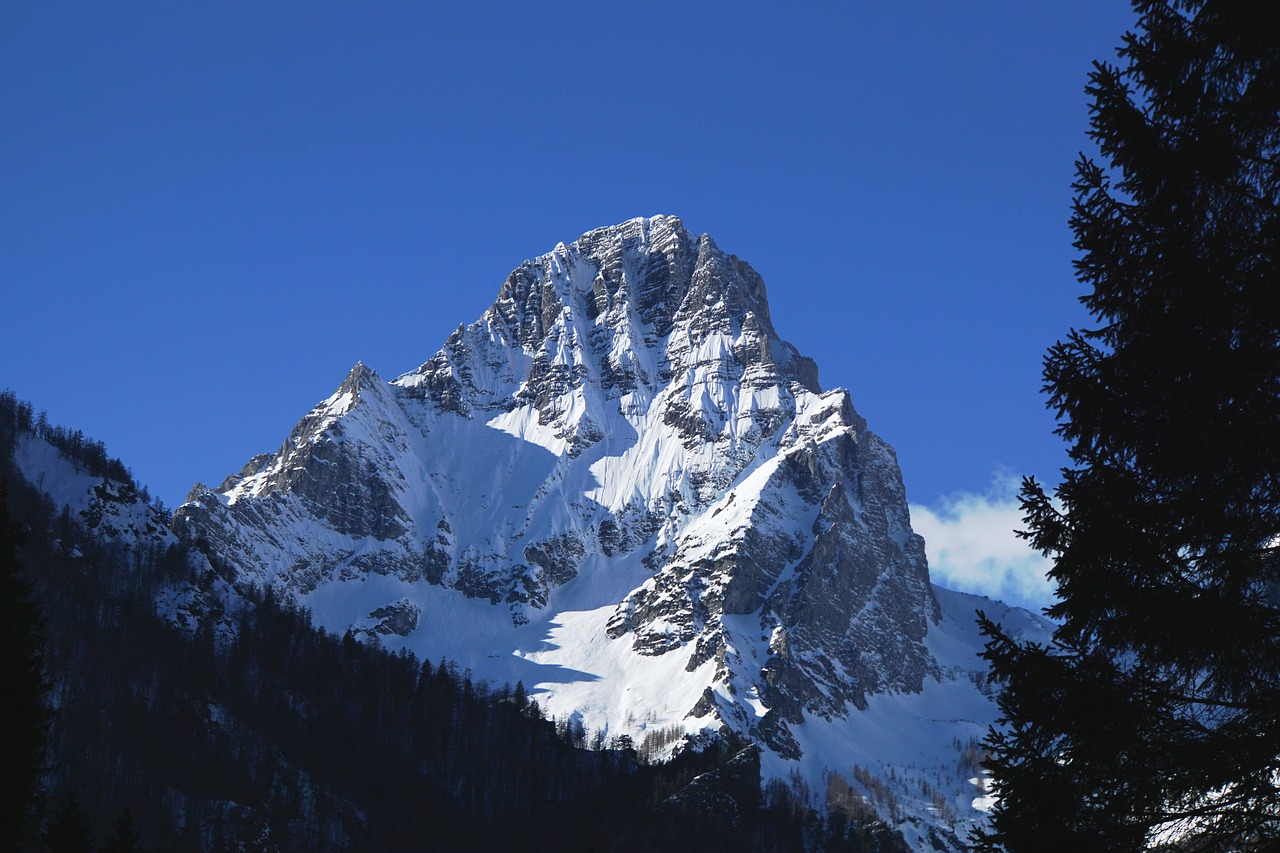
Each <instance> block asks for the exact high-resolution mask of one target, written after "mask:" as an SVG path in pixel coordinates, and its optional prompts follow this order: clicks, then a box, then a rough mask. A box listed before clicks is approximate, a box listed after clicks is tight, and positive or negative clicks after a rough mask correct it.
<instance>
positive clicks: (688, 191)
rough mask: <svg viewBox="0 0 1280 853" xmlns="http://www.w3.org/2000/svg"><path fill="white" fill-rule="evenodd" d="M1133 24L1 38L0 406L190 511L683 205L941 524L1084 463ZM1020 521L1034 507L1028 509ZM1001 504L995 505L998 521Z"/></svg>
mask: <svg viewBox="0 0 1280 853" xmlns="http://www.w3.org/2000/svg"><path fill="white" fill-rule="evenodd" d="M1132 21H1133V18H1132V14H1131V12H1130V10H1129V7H1128V5H1127V4H1126V3H1123V2H1120V0H1109V2H1101V0H1073V2H1046V3H1027V2H1012V0H983V2H976V3H955V2H940V0H929V1H928V2H925V0H905V2H889V3H887V2H876V3H870V2H862V0H852V2H843V3H835V2H831V3H804V2H798V3H792V4H777V3H769V4H765V3H757V2H736V3H668V2H650V3H646V4H614V3H603V2H597V3H547V4H524V3H521V4H516V3H486V2H471V3H466V4H429V3H417V2H414V3H371V4H355V3H335V2H319V3H305V4H303V3H281V2H267V3H263V2H255V3H240V2H231V3H207V4H195V3H186V2H179V3H168V2H155V3H147V4H140V3H133V2H113V3H97V2H93V3H88V2H85V3H76V2H67V3H56V4H53V3H37V2H34V0H31V2H27V1H26V0H18V2H13V3H7V4H4V6H3V8H0V179H2V181H3V183H2V189H0V288H2V289H3V293H4V299H3V306H4V307H3V314H2V315H0V316H2V318H3V319H2V323H3V335H2V336H0V387H9V388H11V389H12V390H14V391H15V392H16V393H17V394H18V395H19V396H20V397H23V398H26V399H28V400H30V401H32V403H33V404H34V405H35V406H36V408H38V409H39V408H43V409H46V410H48V412H49V415H50V417H51V418H52V419H53V420H54V421H56V422H60V423H64V424H67V425H70V426H73V427H78V428H81V429H83V430H84V431H85V432H86V433H88V434H90V435H93V436H95V437H97V438H100V439H102V440H103V441H105V442H106V443H107V445H108V448H109V449H110V450H111V451H112V452H113V453H114V454H116V455H119V456H121V457H122V458H123V459H124V460H125V462H126V463H127V464H129V465H130V466H131V467H132V468H133V469H134V471H135V473H136V474H137V475H138V477H139V478H140V479H141V480H142V481H143V482H145V483H147V484H149V486H150V487H151V489H152V491H153V492H155V493H157V494H159V495H160V496H161V497H162V498H163V499H164V500H165V501H166V503H169V504H170V505H176V504H177V503H179V502H180V501H181V500H182V498H183V497H184V496H185V494H186V492H187V490H188V489H189V487H190V486H191V485H192V484H193V483H194V482H195V481H197V480H202V481H205V482H209V483H212V484H216V483H218V482H220V481H221V480H222V479H223V477H224V476H225V475H226V474H228V473H229V472H231V471H233V470H238V469H239V468H240V467H241V465H242V464H243V463H244V461H245V460H246V459H248V457H249V456H251V455H253V454H255V453H259V452H263V451H266V450H274V449H275V448H277V447H278V446H279V445H280V443H281V441H282V440H283V439H284V437H285V435H286V434H287V432H288V430H289V429H290V427H291V426H292V425H293V424H294V423H295V422H296V421H297V420H298V418H300V417H301V416H302V415H303V414H304V413H305V412H306V411H307V410H308V409H309V408H310V407H311V406H312V405H313V404H314V403H316V402H317V401H319V400H321V399H323V398H324V397H326V396H327V395H328V394H330V393H331V392H332V390H333V389H334V388H335V387H336V386H337V384H338V383H339V382H340V381H341V380H342V378H343V376H344V375H345V374H346V372H347V370H348V369H349V368H350V367H351V365H352V364H353V363H355V361H356V360H358V359H360V360H363V361H365V362H366V363H367V364H369V365H370V366H372V367H374V368H375V369H376V370H378V371H379V373H381V374H382V375H383V376H384V377H385V378H391V377H393V376H395V375H397V374H399V373H402V372H404V371H407V370H410V369H412V368H414V367H416V366H417V365H418V364H420V363H421V362H422V361H424V360H425V359H427V358H428V357H429V356H430V355H431V354H432V353H434V352H435V350H436V349H437V348H438V347H439V346H440V344H441V343H442V342H443V341H444V339H445V337H446V336H447V335H448V333H449V332H450V331H451V330H452V329H453V328H454V327H456V326H457V325H458V323H460V322H469V321H471V320H473V319H475V318H476V317H477V316H478V315H479V314H480V313H481V312H482V311H483V310H484V309H485V308H486V307H487V306H488V305H489V303H490V302H491V301H492V299H493V296H494V295H495V293H496V291H497V288H498V286H499V285H500V284H501V282H502V280H503V279H504V278H505V276H506V274H507V273H508V272H509V271H510V270H511V269H512V268H513V267H515V266H516V265H517V264H518V263H519V262H520V261H521V260H523V259H525V258H528V257H532V256H534V255H537V254H541V253H543V252H545V251H548V250H549V249H550V248H551V247H552V246H554V245H555V244H556V243H557V242H558V241H562V240H563V241H566V242H568V241H570V240H572V239H574V238H575V237H577V236H578V235H579V234H581V233H582V232H583V231H586V230H588V229H590V228H594V227H597V226H602V225H608V224H613V223H616V222H620V221H622V220H625V219H628V218H631V217H633V216H638V215H650V214H654V213H674V214H677V215H679V216H681V217H682V218H683V219H684V221H685V224H686V226H688V227H689V228H690V229H691V230H694V231H696V232H707V233H710V234H711V235H712V236H713V237H714V238H715V240H716V241H717V243H719V244H720V246H721V247H723V248H724V249H726V250H727V251H730V252H733V253H735V254H737V255H739V256H740V257H742V258H744V259H745V260H747V261H748V262H749V263H751V264H752V265H753V266H754V267H756V269H757V270H759V271H760V273H761V274H762V275H763V276H764V279H765V282H766V284H767V286H768V290H769V295H770V300H771V306H772V311H773V319H774V325H775V326H776V328H777V329H778V330H779V332H780V333H781V334H782V335H783V337H785V338H787V339H788V340H790V341H791V342H792V343H794V344H795V345H796V346H797V347H798V348H799V349H800V351H801V352H803V353H805V354H806V355H809V356H812V357H813V358H815V359H816V360H817V362H818V364H819V367H820V375H821V379H822V383H823V385H824V386H825V387H832V386H837V385H840V386H845V387H848V388H849V389H851V391H852V394H853V399H854V403H855V405H856V406H857V407H858V409H859V410H860V411H861V413H862V414H863V415H864V416H865V417H866V418H867V419H868V421H869V422H870V425H871V428H872V429H874V430H875V431H876V432H878V433H879V434H880V435H882V436H883V437H884V438H885V439H886V440H888V441H889V442H890V443H891V444H892V445H894V447H895V448H896V449H897V451H898V455H899V458H900V461H901V463H902V469H903V473H904V476H905V478H906V484H907V491H908V496H909V498H910V499H911V501H912V502H913V503H915V504H917V505H921V506H928V507H932V508H935V509H938V510H939V511H942V510H944V509H946V508H948V507H952V508H954V507H955V506H957V505H959V504H958V503H957V499H956V496H957V495H959V494H962V493H963V494H967V495H969V496H974V495H991V494H994V493H993V492H992V491H991V490H992V483H993V477H997V478H1007V477H1008V475H1010V474H1014V475H1020V474H1023V473H1034V474H1037V475H1039V476H1041V477H1042V478H1045V479H1048V480H1050V481H1053V480H1055V479H1056V476H1055V474H1056V471H1057V469H1058V468H1059V467H1060V466H1061V465H1062V464H1063V463H1064V461H1065V457H1064V455H1063V453H1062V449H1061V444H1060V442H1059V440H1058V439H1057V438H1056V437H1055V436H1053V435H1052V428H1053V421H1052V419H1051V417H1050V415H1049V414H1048V413H1047V412H1046V411H1045V409H1044V402H1043V398H1042V396H1041V395H1040V392H1039V387H1040V361H1041V357H1042V355H1043V352H1044V350H1045V348H1046V347H1047V346H1048V345H1050V344H1051V343H1052V342H1053V341H1054V340H1055V339H1056V338H1058V337H1060V336H1061V335H1062V334H1063V333H1064V332H1065V331H1066V329H1067V328H1068V327H1069V326H1071V325H1073V324H1074V325H1079V324H1081V323H1083V322H1085V321H1086V318H1085V316H1084V314H1083V312H1082V310H1081V309H1080V307H1079V305H1078V303H1077V301H1076V299H1077V297H1078V296H1079V294H1080V292H1081V291H1080V287H1079V286H1078V285H1077V284H1076V282H1075V281H1074V278H1073V276H1072V272H1071V268H1070V261H1071V258H1072V257H1073V250H1072V249H1071V247H1070V239H1071V238H1070V234H1069V231H1068V229H1067V225H1066V221H1067V216H1068V208H1069V203H1070V198H1071V191H1070V183H1071V180H1072V165H1073V161H1074V159H1075V157H1076V155H1077V153H1078V152H1080V151H1082V150H1083V151H1088V150H1090V148H1089V144H1088V141H1087V139H1086V137H1085V130H1086V127H1087V110H1086V101H1085V98H1084V95H1083V92H1082V90H1083V86H1084V83H1085V78H1086V75H1087V73H1088V71H1089V67H1090V62H1091V61H1092V60H1093V59H1095V58H1110V57H1112V56H1113V55H1114V48H1115V46H1116V45H1117V44H1119V41H1120V36H1121V34H1122V32H1123V31H1124V29H1125V28H1126V27H1129V26H1131V25H1132ZM1001 489H1003V491H1002V492H1001V494H1004V493H1006V492H1007V488H1005V486H1003V485H1001V486H999V488H998V489H997V491H1000V490H1001ZM993 499H994V498H993Z"/></svg>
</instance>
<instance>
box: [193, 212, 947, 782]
mask: <svg viewBox="0 0 1280 853" xmlns="http://www.w3.org/2000/svg"><path fill="white" fill-rule="evenodd" d="M175 527H176V529H178V530H180V531H183V535H184V536H187V537H189V538H190V539H191V541H203V542H209V543H212V545H213V546H214V547H216V548H217V549H218V551H219V554H220V556H221V557H222V559H223V560H224V562H226V563H227V564H229V565H231V566H232V567H233V569H234V571H235V573H236V576H237V577H238V578H239V580H240V582H241V583H258V584H270V585H272V586H274V587H276V588H278V589H279V590H281V591H282V592H283V593H284V594H286V595H289V596H292V597H294V598H296V599H297V600H298V601H299V602H300V603H302V604H304V605H305V606H307V607H309V608H310V609H311V611H312V613H313V614H314V615H315V618H316V619H317V621H318V622H319V623H320V624H321V625H323V626H324V627H325V628H326V629H327V630H332V631H335V632H337V633H343V632H345V631H346V630H348V629H351V630H353V631H355V632H357V633H359V632H364V633H363V634H362V635H368V636H372V635H373V634H377V635H379V636H383V637H385V638H386V639H385V640H384V641H385V642H393V640H392V638H396V639H395V640H394V642H396V643H400V644H402V645H404V646H405V647H407V648H410V649H413V650H414V651H415V652H416V653H418V654H419V655H420V656H423V657H431V658H438V657H440V656H442V655H445V656H449V657H453V658H456V659H458V660H459V661H465V662H467V663H468V665H471V666H473V667H474V668H475V669H476V671H477V673H478V674H480V675H483V676H485V677H492V678H494V679H497V680H510V681H512V682H514V681H516V680H517V679H521V680H524V682H525V683H526V684H528V685H536V687H535V688H534V689H535V690H536V691H537V692H539V693H540V694H541V695H540V696H539V702H540V703H541V704H543V705H544V707H546V708H547V709H548V710H549V711H550V712H552V713H556V714H563V715H570V714H576V715H580V716H581V717H582V718H583V719H584V721H585V722H586V723H587V724H589V725H591V726H593V727H596V728H603V729H606V730H607V731H609V732H610V733H611V734H613V733H627V734H629V735H631V736H632V737H634V738H640V737H641V736H642V735H643V734H644V730H645V728H646V727H647V726H650V725H658V726H665V727H671V728H673V729H675V730H679V731H681V732H688V733H690V734H695V733H698V732H702V731H704V730H709V731H715V730H717V729H718V728H719V727H721V726H728V727H730V728H732V729H734V730H736V731H738V732H739V733H741V734H743V735H746V736H748V737H750V738H752V739H753V740H755V741H756V742H757V743H760V744H762V745H763V746H764V747H766V748H767V749H768V751H769V752H768V754H769V755H770V756H773V757H774V758H773V759H770V760H779V761H799V760H802V759H803V758H804V756H805V755H806V754H807V752H806V751H807V750H808V749H809V747H806V746H805V745H804V743H803V738H802V737H801V736H800V731H801V730H800V729H799V728H797V727H799V726H800V725H801V724H802V723H804V722H805V721H807V720H813V719H825V720H833V719H842V718H844V717H845V716H846V715H847V714H849V713H850V709H851V708H865V707H867V706H868V702H869V697H872V696H874V695H877V694H883V693H890V692H904V693H914V692H918V691H920V690H921V689H923V685H924V683H925V679H926V677H928V676H929V675H930V674H936V673H937V671H938V669H937V663H936V661H935V660H934V659H933V658H932V657H931V655H930V653H929V651H928V649H927V648H926V646H925V643H924V640H925V637H926V634H927V633H928V631H929V628H930V625H932V624H935V623H936V622H937V620H938V619H939V618H940V611H939V605H938V602H937V600H936V599H935V598H934V595H933V592H932V588H931V587H930V584H929V578H928V568H927V566H926V563H925V556H924V546H923V541H922V540H921V539H920V537H919V536H916V535H915V534H914V533H913V532H912V531H911V525H910V517H909V514H908V511H907V505H906V497H905V492H904V489H903V486H902V479H901V474H900V472H899V470H898V466H897V462H896V459H895V458H894V455H893V451H892V450H891V449H890V448H889V447H888V445H887V444H885V443H884V442H883V441H881V440H880V439H879V438H878V437H877V436H875V435H874V433H872V432H870V431H869V430H867V428H866V424H865V422H864V421H863V420H862V418H861V417H859V416H858V414H857V413H856V411H855V410H854V408H853V405H852V403H851V401H850V400H849V396H848V393H847V392H845V391H843V390H834V391H830V392H826V393H823V392H822V391H821V390H820V387H819V385H818V376H817V367H816V366H815V365H814V363H813V362H812V361H811V360H810V359H808V358H805V357H804V356H802V355H800V354H799V353H798V352H797V351H796V349H795V348H794V347H793V346H792V345H791V344H789V343H787V342H786V341H785V340H783V339H782V338H781V337H780V336H779V335H778V334H777V332H776V331H775V329H774V327H773V324H772V321H771V319H770V315H769V305H768V298H767V295H766V291H765V286H764V281H763V280H762V279H761V277H760V276H759V275H758V274H757V273H756V272H755V270H753V269H752V268H751V266H750V265H749V264H747V263H746V262H744V261H742V260H741V259H739V258H737V257H736V256H734V255H731V254H728V253H726V252H724V251H723V250H721V249H720V248H719V247H717V246H716V244H715V242H714V241H712V240H711V239H710V237H707V236H705V235H703V236H701V237H693V236H692V235H690V233H689V232H688V231H687V230H686V229H685V227H684V225H683V223H682V222H681V221H680V220H679V219H678V218H676V217H673V216H653V217H646V218H637V219H631V220H628V221H626V222H623V223H620V224H618V225H614V226H610V227H607V228H599V229H595V230H592V231H588V232H586V233H585V234H583V235H581V236H580V237H579V238H578V239H576V240H574V241H573V242H571V243H568V244H564V243H561V244H559V245H557V246H556V247H555V249H553V250H552V251H551V252H549V253H547V254H545V255H541V256H538V257H536V258H533V259H530V260H526V261H524V262H522V263H521V264H519V265H518V266H517V267H516V268H515V269H514V270H513V271H512V272H511V274H510V275H509V276H508V277H507V279H506V280H505V281H504V282H503V283H502V285H501V287H500V288H499V289H498V294H497V297H496V298H495V300H494V302H493V304H492V305H491V306H490V307H489V308H488V309H487V310H486V311H485V312H484V313H483V314H482V315H481V316H480V317H479V318H478V319H476V320H475V321H474V322H471V323H469V324H463V325H460V326H459V327H458V328H457V329H456V330H455V331H454V332H453V333H452V334H450V335H449V337H448V339H447V340H446V341H445V342H444V345H443V346H442V347H441V348H440V349H439V350H438V351H437V352H436V353H435V354H434V355H433V356H432V357H431V358H429V359H428V360H427V361H425V362H424V363H423V364H422V365H421V366H420V367H419V368H417V369H416V370H413V371H410V372H409V373H405V374H403V375H401V376H399V377H397V378H396V379H394V380H393V381H392V382H390V383H384V382H382V381H381V380H379V379H378V378H377V376H376V374H374V373H373V371H371V370H369V369H368V368H367V367H365V366H364V365H363V364H361V363H358V364H357V365H356V366H355V367H354V368H353V369H352V371H351V372H350V373H349V374H348V376H347V378H346V379H345V380H344V381H343V383H342V384H341V385H340V386H339V388H338V390H337V392H335V393H334V394H333V395H332V396H330V397H329V398H328V399H327V400H325V401H323V402H322V403H320V404H319V405H317V406H316V407H315V408H314V409H312V411H311V412H310V413H308V414H307V416H306V417H304V418H303V419H302V420H301V421H300V422H299V424H298V425H297V426H296V427H295V428H294V430H293V431H292V432H291V433H290V435H289V437H288V439H286V441H285V443H284V445H283V446H282V447H281V449H280V451H278V452H277V453H276V454H275V455H274V456H272V457H270V458H269V459H266V460H263V461H261V462H260V463H259V462H258V461H256V460H255V462H254V463H253V464H251V465H250V466H247V467H246V470H245V472H244V473H243V475H241V476H239V477H238V478H231V479H229V480H228V482H227V483H226V484H224V486H223V487H222V488H220V489H219V490H218V491H217V492H208V493H204V494H202V495H201V496H200V497H199V498H198V500H196V501H194V502H192V503H190V504H187V505H185V506H183V507H182V508H180V509H179V511H178V514H177V518H176V520H175ZM403 612H412V613H414V614H415V619H414V620H407V621H406V620H404V619H402V620H400V622H397V623H396V624H395V625H391V624H390V623H388V624H387V625H386V626H384V627H386V628H387V630H386V631H383V630H382V629H381V627H379V626H381V625H382V623H381V622H380V621H379V620H383V619H384V618H389V617H388V616H387V614H392V613H403ZM410 623H412V624H410ZM370 632H372V633H370ZM513 650H514V651H513ZM624 696H625V697H627V698H626V699H625V700H624V699H622V698H620V697H624ZM637 715H639V716H637Z"/></svg>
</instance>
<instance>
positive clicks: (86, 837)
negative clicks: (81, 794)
mask: <svg viewBox="0 0 1280 853" xmlns="http://www.w3.org/2000/svg"><path fill="white" fill-rule="evenodd" d="M44 843H45V847H46V848H47V849H48V850H49V851H50V853H93V850H94V846H93V826H92V824H90V823H89V815H87V814H85V811H84V808H83V807H81V805H80V802H79V801H78V800H77V799H76V798H75V797H74V796H72V795H70V794H68V795H66V796H64V797H63V798H62V799H60V800H59V801H58V805H57V808H55V809H54V812H53V815H52V816H51V817H50V818H49V825H48V826H47V827H46V828H45V832H44Z"/></svg>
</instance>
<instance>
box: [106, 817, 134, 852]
mask: <svg viewBox="0 0 1280 853" xmlns="http://www.w3.org/2000/svg"><path fill="white" fill-rule="evenodd" d="M141 849H142V837H141V836H140V835H138V832H137V830H136V829H134V826H133V813H132V812H131V811H129V810H128V809H125V810H124V811H123V812H121V813H120V817H118V818H116V822H115V826H113V827H112V828H111V834H110V835H108V836H107V840H106V841H104V842H102V853H138V851H139V850H141Z"/></svg>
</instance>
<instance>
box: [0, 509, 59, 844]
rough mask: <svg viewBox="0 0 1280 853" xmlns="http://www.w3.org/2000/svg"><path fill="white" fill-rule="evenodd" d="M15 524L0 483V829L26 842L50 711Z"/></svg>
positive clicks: (35, 610) (38, 626)
mask: <svg viewBox="0 0 1280 853" xmlns="http://www.w3.org/2000/svg"><path fill="white" fill-rule="evenodd" d="M20 534H21V531H20V529H19V525H18V524H16V523H14V522H12V521H10V520H9V510H8V501H7V498H6V494H5V490H4V488H3V486H0V631H3V639H2V640H0V685H3V689H0V696H3V698H2V699H0V707H2V708H3V712H0V719H3V720H4V723H3V728H4V736H3V737H2V738H0V744H3V746H0V767H3V768H4V770H3V772H0V784H3V787H2V788H0V809H3V810H4V811H3V814H2V815H0V827H2V828H0V833H3V834H5V835H10V836H11V837H12V838H14V839H18V840H19V844H20V845H21V844H22V843H25V842H23V841H22V839H26V838H27V837H29V835H30V833H31V831H32V830H33V829H34V828H35V827H34V823H33V821H34V819H35V814H36V806H37V804H38V802H39V794H40V776H41V773H42V772H43V770H44V764H45V747H46V743H47V738H48V728H49V713H48V709H47V708H46V706H45V690H46V683H45V677H44V667H43V663H42V659H43V639H42V633H41V632H42V629H43V620H42V618H41V615H40V608H39V606H38V605H37V604H36V603H35V601H34V600H33V599H32V590H31V584H30V582H29V581H28V580H27V578H26V577H25V576H24V574H23V570H22V564H21V562H20V561H19V559H18V540H19V537H20Z"/></svg>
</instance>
